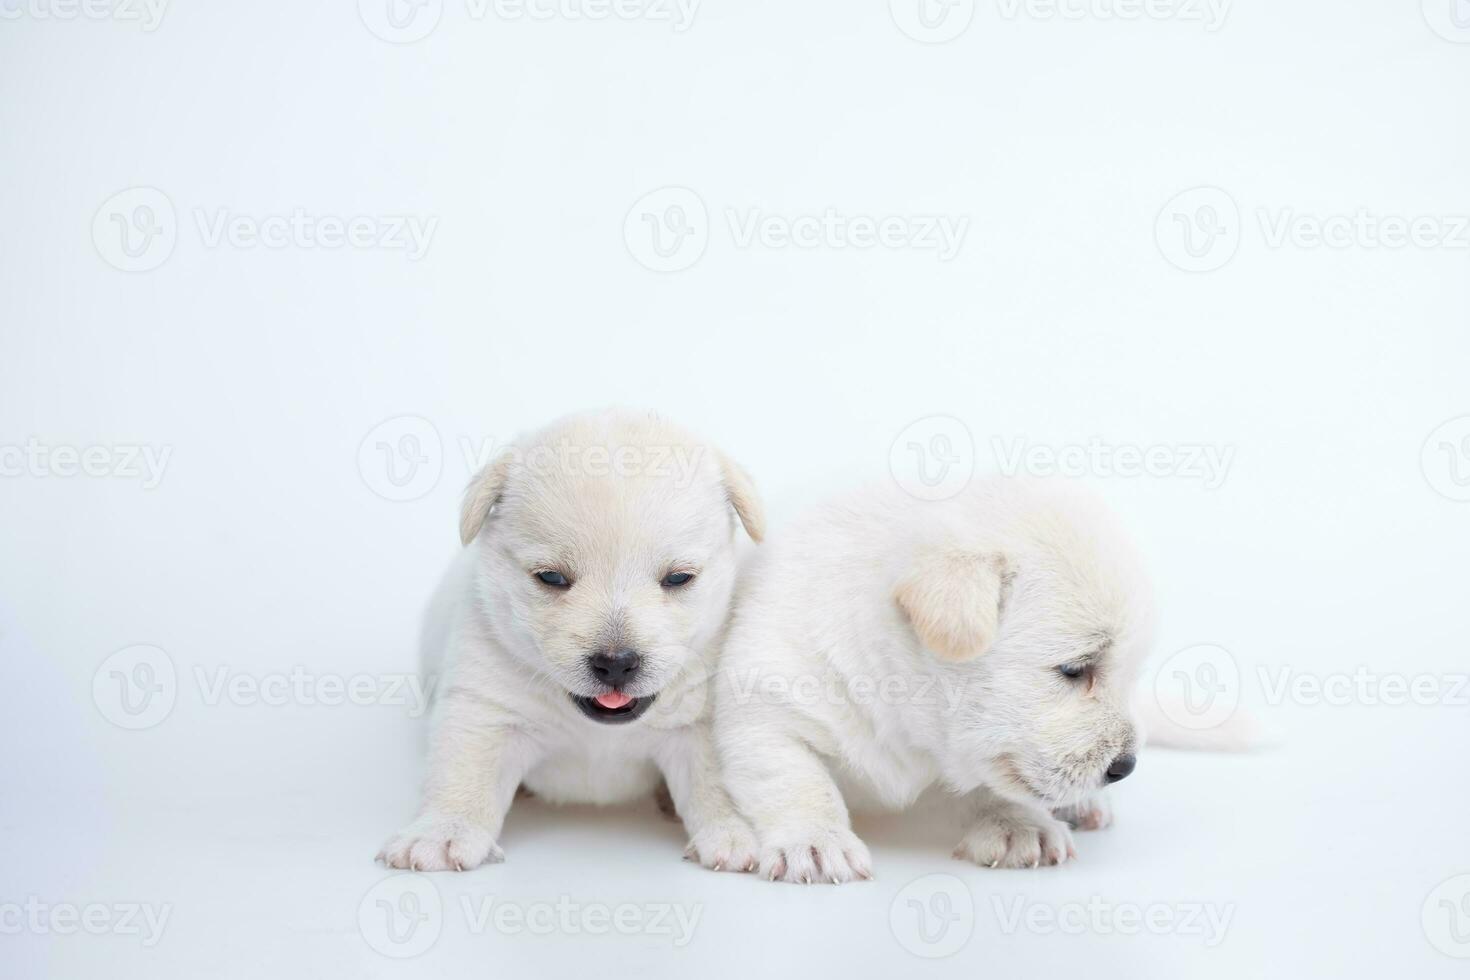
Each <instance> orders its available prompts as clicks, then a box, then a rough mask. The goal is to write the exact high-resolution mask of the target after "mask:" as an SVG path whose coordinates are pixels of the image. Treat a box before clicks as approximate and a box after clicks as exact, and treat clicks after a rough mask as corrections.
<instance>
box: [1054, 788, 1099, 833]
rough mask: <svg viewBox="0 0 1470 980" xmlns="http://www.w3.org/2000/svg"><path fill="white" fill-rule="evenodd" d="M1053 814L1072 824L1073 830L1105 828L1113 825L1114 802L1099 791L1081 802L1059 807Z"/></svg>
mask: <svg viewBox="0 0 1470 980" xmlns="http://www.w3.org/2000/svg"><path fill="white" fill-rule="evenodd" d="M1052 816H1054V817H1056V818H1057V819H1058V820H1061V821H1063V822H1064V823H1067V824H1070V825H1071V827H1072V829H1073V830H1103V829H1104V828H1107V827H1111V826H1112V825H1113V804H1112V803H1111V802H1109V800H1108V798H1107V796H1105V795H1103V794H1101V793H1099V794H1098V795H1097V796H1093V797H1089V798H1088V799H1086V800H1083V801H1082V802H1081V803H1076V804H1073V805H1072V806H1064V807H1058V808H1057V809H1055V810H1053V811H1052Z"/></svg>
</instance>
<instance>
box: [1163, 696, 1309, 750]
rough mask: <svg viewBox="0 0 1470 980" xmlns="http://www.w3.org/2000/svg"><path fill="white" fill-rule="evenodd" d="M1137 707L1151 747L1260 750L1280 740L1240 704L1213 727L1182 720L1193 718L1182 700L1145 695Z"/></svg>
mask: <svg viewBox="0 0 1470 980" xmlns="http://www.w3.org/2000/svg"><path fill="white" fill-rule="evenodd" d="M1137 710H1138V716H1139V720H1140V721H1141V722H1142V723H1143V744H1144V745H1145V746H1146V747H1148V748H1160V749H1185V750H1189V751H1195V752H1259V751H1261V750H1263V749H1268V748H1271V747H1272V746H1274V745H1276V744H1278V743H1279V741H1280V739H1279V738H1277V737H1276V736H1275V735H1274V734H1273V733H1271V732H1269V731H1267V729H1266V728H1265V726H1264V725H1262V724H1261V722H1260V721H1259V720H1258V719H1257V718H1256V717H1255V716H1254V715H1252V714H1251V713H1250V712H1249V711H1247V710H1245V709H1244V708H1242V707H1239V706H1237V707H1236V709H1235V710H1234V711H1233V712H1231V714H1230V716H1229V717H1228V718H1226V719H1224V720H1223V721H1221V722H1220V723H1218V724H1215V725H1210V726H1209V727H1192V726H1190V725H1189V724H1186V723H1184V722H1182V721H1181V720H1180V719H1187V718H1190V717H1191V715H1190V713H1189V711H1188V709H1187V706H1186V705H1185V704H1184V702H1183V701H1182V700H1181V701H1179V702H1178V703H1177V704H1175V703H1168V704H1161V703H1160V702H1159V699H1158V698H1154V697H1148V696H1145V697H1141V698H1139V699H1138V704H1137Z"/></svg>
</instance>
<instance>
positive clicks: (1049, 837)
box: [954, 807, 1077, 868]
mask: <svg viewBox="0 0 1470 980" xmlns="http://www.w3.org/2000/svg"><path fill="white" fill-rule="evenodd" d="M954 856H955V857H957V858H960V859H962V860H966V861H974V862H975V863H976V864H979V865H982V866H984V867H987V868H1035V867H1039V866H1040V865H1043V864H1047V865H1051V864H1061V863H1062V862H1063V861H1065V860H1067V859H1068V858H1074V857H1076V856H1077V851H1076V849H1075V848H1074V847H1073V846H1072V832H1071V830H1069V829H1068V828H1067V825H1066V824H1064V823H1062V822H1061V821H1060V820H1057V819H1055V818H1053V817H1051V816H1048V815H1047V814H1044V813H1041V812H1040V811H1035V812H1032V811H1028V810H1024V809H1022V808H1020V807H997V808H993V809H987V810H985V811H983V812H982V813H981V814H980V817H979V818H978V819H977V820H976V821H975V823H974V825H973V826H971V828H970V832H969V833H967V834H966V835H965V838H964V840H962V841H960V846H959V847H957V848H955V851H954Z"/></svg>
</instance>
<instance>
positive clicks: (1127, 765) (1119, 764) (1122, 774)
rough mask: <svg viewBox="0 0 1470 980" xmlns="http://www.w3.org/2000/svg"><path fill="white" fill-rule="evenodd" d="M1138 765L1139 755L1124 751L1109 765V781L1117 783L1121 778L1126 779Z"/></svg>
mask: <svg viewBox="0 0 1470 980" xmlns="http://www.w3.org/2000/svg"><path fill="white" fill-rule="evenodd" d="M1136 765H1138V759H1137V757H1135V756H1134V755H1133V753H1132V752H1124V753H1123V754H1122V755H1120V756H1118V757H1117V758H1116V759H1114V760H1113V764H1112V765H1110V766H1108V782H1110V783H1116V782H1117V781H1118V780H1120V779H1126V778H1127V777H1128V774H1129V773H1130V772H1132V771H1133V767H1134V766H1136Z"/></svg>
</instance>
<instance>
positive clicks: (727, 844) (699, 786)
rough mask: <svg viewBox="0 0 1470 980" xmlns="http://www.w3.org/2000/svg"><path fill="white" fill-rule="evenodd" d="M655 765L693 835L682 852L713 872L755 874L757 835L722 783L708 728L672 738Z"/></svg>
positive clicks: (699, 727)
mask: <svg viewBox="0 0 1470 980" xmlns="http://www.w3.org/2000/svg"><path fill="white" fill-rule="evenodd" d="M654 761H655V762H656V763H657V764H658V767H659V769H660V770H661V771H662V772H663V776H664V782H665V784H666V785H667V786H668V788H669V795H670V796H671V797H672V798H673V802H674V809H675V810H676V811H677V812H678V814H679V817H680V818H681V819H682V820H683V821H684V829H685V830H686V831H688V833H689V846H688V847H687V848H686V849H685V851H684V853H685V854H686V855H687V856H689V857H691V858H693V859H694V860H696V861H698V862H699V863H700V864H702V865H704V866H705V867H706V868H712V869H714V870H715V871H754V870H755V867H756V860H757V858H756V854H757V849H756V840H755V834H754V832H752V831H751V829H750V825H749V824H748V823H746V822H745V820H744V818H742V817H741V816H740V814H739V813H738V812H737V811H736V809H735V804H734V803H732V802H731V801H730V797H729V794H727V793H726V792H725V787H724V784H723V783H722V782H721V781H720V768H719V759H718V758H717V757H716V755H715V747H714V738H713V735H712V733H711V732H710V729H709V725H708V724H694V725H690V726H689V727H688V728H686V729H683V730H681V731H678V732H675V733H673V734H672V735H670V736H669V738H668V739H667V740H666V741H665V742H664V743H663V744H662V745H660V746H659V749H658V752H657V754H656V755H655V759H654Z"/></svg>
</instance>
